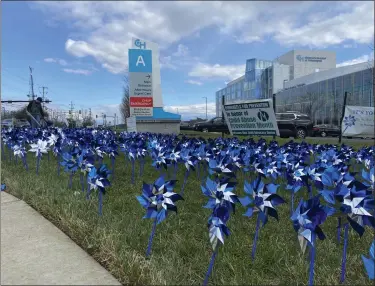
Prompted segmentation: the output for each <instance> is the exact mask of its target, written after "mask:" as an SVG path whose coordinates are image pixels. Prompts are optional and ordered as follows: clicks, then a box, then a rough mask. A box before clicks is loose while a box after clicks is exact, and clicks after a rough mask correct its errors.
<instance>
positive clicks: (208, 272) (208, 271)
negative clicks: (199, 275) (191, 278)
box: [203, 249, 217, 286]
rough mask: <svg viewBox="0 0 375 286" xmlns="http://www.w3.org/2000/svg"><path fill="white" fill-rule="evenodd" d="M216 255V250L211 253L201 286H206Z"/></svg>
mask: <svg viewBox="0 0 375 286" xmlns="http://www.w3.org/2000/svg"><path fill="white" fill-rule="evenodd" d="M216 254H217V249H216V250H215V251H214V252H213V253H212V256H211V260H210V264H209V265H208V270H207V272H206V276H205V278H204V282H203V286H206V285H207V283H208V279H209V278H210V276H211V272H212V269H213V268H214V263H215V258H216Z"/></svg>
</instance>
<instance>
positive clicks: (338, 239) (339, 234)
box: [337, 217, 341, 243]
mask: <svg viewBox="0 0 375 286" xmlns="http://www.w3.org/2000/svg"><path fill="white" fill-rule="evenodd" d="M337 220H338V221H337V241H338V242H339V243H340V239H341V217H339V218H338V219H337Z"/></svg>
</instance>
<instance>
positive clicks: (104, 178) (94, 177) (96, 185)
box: [87, 165, 111, 216]
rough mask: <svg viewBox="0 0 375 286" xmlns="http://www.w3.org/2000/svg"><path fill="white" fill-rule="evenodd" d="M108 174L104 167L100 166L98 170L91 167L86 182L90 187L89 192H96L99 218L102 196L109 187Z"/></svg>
mask: <svg viewBox="0 0 375 286" xmlns="http://www.w3.org/2000/svg"><path fill="white" fill-rule="evenodd" d="M110 173H111V171H109V170H108V169H107V167H106V166H105V165H101V166H100V168H99V169H97V168H95V167H94V166H93V167H92V168H91V170H90V172H89V174H88V180H87V182H88V184H89V186H90V187H89V190H90V191H91V190H98V198H99V215H100V216H101V215H102V214H103V195H104V194H105V188H106V187H108V186H110V182H109V180H108V176H109V174H110ZM88 196H89V194H88Z"/></svg>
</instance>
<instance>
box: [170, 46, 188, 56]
mask: <svg viewBox="0 0 375 286" xmlns="http://www.w3.org/2000/svg"><path fill="white" fill-rule="evenodd" d="M188 54H189V48H188V47H187V46H184V45H182V44H179V45H178V47H177V52H175V53H174V54H173V55H174V56H175V57H186V56H187V55H188Z"/></svg>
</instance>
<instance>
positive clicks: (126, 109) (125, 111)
mask: <svg viewBox="0 0 375 286" xmlns="http://www.w3.org/2000/svg"><path fill="white" fill-rule="evenodd" d="M129 101H130V94H129V81H128V78H127V77H126V76H125V77H124V86H123V95H122V101H121V105H120V112H121V116H122V120H123V122H126V118H128V117H129V116H130V102H129Z"/></svg>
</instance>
